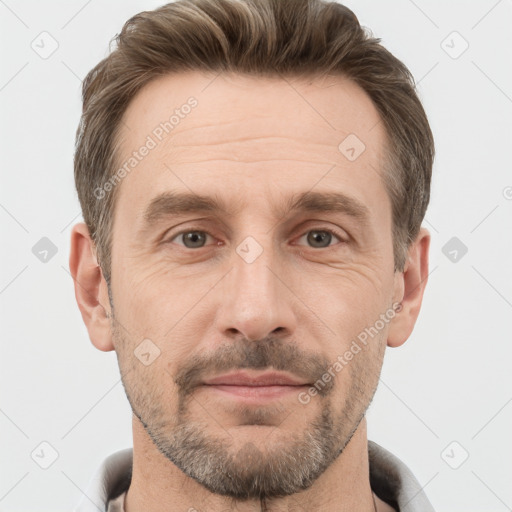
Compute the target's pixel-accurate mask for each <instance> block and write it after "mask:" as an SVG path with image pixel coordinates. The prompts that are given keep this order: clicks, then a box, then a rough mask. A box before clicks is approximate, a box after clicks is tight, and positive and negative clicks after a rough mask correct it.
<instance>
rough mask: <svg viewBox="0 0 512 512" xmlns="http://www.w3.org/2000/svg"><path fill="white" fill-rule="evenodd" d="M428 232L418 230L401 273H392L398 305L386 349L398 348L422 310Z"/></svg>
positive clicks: (425, 281)
mask: <svg viewBox="0 0 512 512" xmlns="http://www.w3.org/2000/svg"><path fill="white" fill-rule="evenodd" d="M429 247H430V233H429V232H428V231H427V230H426V229H425V228H421V229H420V232H419V233H418V236H417V237H416V240H415V241H414V242H413V243H412V244H411V246H410V247H409V250H408V251H407V261H406V263H405V267H404V270H403V271H402V272H396V273H395V299H394V302H395V303H401V307H399V308H398V309H397V310H396V315H395V317H394V318H393V320H392V321H391V322H390V327H389V331H388V346H389V347H399V346H400V345H402V344H403V343H405V341H406V340H407V338H409V336H410V335H411V333H412V330H413V328H414V324H415V323H416V319H417V318H418V314H419V312H420V308H421V301H422V300H423V292H424V291H425V286H426V285H427V279H428V251H429Z"/></svg>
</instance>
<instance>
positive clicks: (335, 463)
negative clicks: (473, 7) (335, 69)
mask: <svg viewBox="0 0 512 512" xmlns="http://www.w3.org/2000/svg"><path fill="white" fill-rule="evenodd" d="M212 80H213V81H212ZM190 96H194V97H195V98H196V99H197V101H198V105H197V107H196V108H194V109H193V110H192V112H191V113H190V114H189V115H187V116H186V117H185V118H184V119H181V120H180V122H179V124H178V125H177V126H176V127H175V128H174V129H173V131H172V136H167V137H166V138H164V139H163V141H162V142H160V143H159V144H158V145H157V146H156V147H155V148H154V149H152V150H151V151H150V152H149V153H148V155H147V156H146V157H144V159H143V160H142V161H140V162H139V163H138V164H137V166H136V168H135V169H134V170H133V171H131V172H130V173H129V174H128V175H127V176H126V177H125V178H124V179H123V180H122V182H121V183H120V184H119V185H117V186H118V187H120V189H119V190H118V198H117V204H116V208H115V212H114V229H113V244H112V281H111V296H112V304H110V303H109V297H108V289H107V284H106V282H105V279H104V278H103V274H102V271H101V269H100V267H99V266H98V262H97V258H96V251H95V247H94V244H93V243H92V241H91V238H90V235H89V232H88V230H87V227H86V226H85V225H84V224H83V223H80V224H77V225H76V226H75V227H74V228H73V233H72V240H71V256H70V269H71V273H72V275H73V278H74V280H75V292H76V299H77V302H78V305H79V308H80V311H81V313H82V317H83V320H84V322H85V324H86V326H87V329H88V332H89V336H90V339H91V341H92V343H93V344H94V346H95V347H96V348H98V349H99V350H102V351H111V350H116V353H117V356H118V360H119V366H120V371H121V375H122V378H123V385H124V386H125V390H126V392H127V395H128V398H129V400H130V404H131V405H132V408H133V409H134V415H133V446H134V464H133V477H132V483H131V486H130V488H129V491H128V494H127V498H126V503H125V508H126V511H127V512H140V511H142V510H145V511H151V512H157V511H163V510H180V511H181V510H183V511H189V510H198V511H199V510H200V511H228V510H229V511H235V510H237V511H244V512H245V511H257V510H269V511H279V512H280V511H292V510H293V511H297V510H299V511H300V510H304V511H306V510H307V511H315V510H318V511H320V510H321V511H325V512H329V511H333V512H334V511H336V512H340V511H352V512H358V511H372V510H374V505H373V500H372V492H371V488H370V483H369V479H368V453H367V435H366V420H365V418H364V414H365V412H366V409H367V407H368V405H369V403H370V401H371V399H372V397H373V395H374V392H375V389H376V386H377V383H378V379H379V375H380V371H381V367H382V360H383V355H384V352H385V348H386V346H390V347H397V346H399V345H401V344H402V343H404V342H405V341H406V340H407V338H408V337H409V335H410V334H411V331H412V329H413V327H414V324H415V321H416V318H417V316H418V313H419V310H420V306H421V301H422V297H423V292H424V289H425V285H426V282H427V275H428V249H429V243H430V235H429V233H428V232H427V231H426V230H425V229H423V228H422V229H421V231H420V233H419V235H418V237H417V239H416V240H415V242H414V243H413V244H412V245H411V246H410V248H409V252H408V256H407V262H406V266H405V268H404V270H403V272H394V270H393V269H394V265H393V245H392V220H391V204H390V200H389V197H388V195H387V193H386V190H385V187H384V183H383V181H382V174H381V173H382V172H383V170H382V160H383V158H382V154H383V149H384V147H385V144H386V143H387V139H386V133H385V131H384V128H383V125H382V123H379V122H378V121H379V115H378V112H377V111H376V109H375V107H374V106H373V104H372V102H371V100H370V99H369V98H368V96H367V95H366V94H365V93H364V91H363V90H362V89H361V88H360V87H358V86H357V85H356V84H354V83H353V82H351V81H349V80H347V79H345V78H343V77H332V76H331V77H328V78H325V77H324V78H319V77H318V78H310V79H307V80H306V79H304V78H302V79H293V80H292V79H290V78H287V79H286V80H284V79H281V78H261V77H260V78H256V77H247V76H240V75H220V76H218V77H216V78H215V79H214V75H205V74H202V73H199V72H187V73H181V74H179V75H175V76H172V75H168V76H165V77H162V78H159V79H158V80H155V81H153V82H151V83H150V84H148V85H147V86H145V87H144V88H143V89H142V90H141V91H140V92H139V94H138V95H137V96H136V97H135V98H134V100H133V101H132V102H131V103H130V105H129V107H128V109H127V111H126V112H125V115H124V117H123V121H124V123H125V124H124V125H123V128H122V130H121V132H120V138H119V141H120V146H119V152H118V156H119V161H120V163H121V162H123V161H125V160H126V158H127V157H129V155H130V154H131V153H132V152H133V151H134V150H136V149H137V148H139V147H140V146H141V145H142V144H143V143H144V141H145V140H146V137H147V136H148V134H151V133H152V131H153V130H154V128H155V127H156V126H158V125H159V123H161V122H162V121H163V120H165V119H168V118H169V116H170V115H171V114H172V111H173V110H174V109H175V108H179V106H180V105H183V104H184V103H186V101H187V98H189V97H190ZM349 134H356V135H357V137H358V138H359V139H360V140H361V141H363V142H364V144H365V146H366V149H365V151H364V152H363V153H362V154H361V155H360V156H359V157H358V158H357V159H356V160H355V161H349V160H348V159H347V158H346V157H345V156H344V155H343V154H342V153H341V152H340V150H339V149H338V145H339V144H340V142H342V141H343V140H344V139H345V137H347V135H349ZM310 190H311V191H316V192H326V191H330V192H332V191H337V192H342V193H343V194H345V195H348V196H350V197H351V198H354V199H356V200H357V201H358V202H360V203H362V204H363V205H364V206H366V208H367V211H368V218H367V223H366V225H364V226H363V225H362V224H361V223H360V222H358V221H357V220H356V219H354V218H352V217H351V216H350V215H347V214H346V213H332V212H324V213H307V212H305V213H304V212H303V213H300V212H299V213H297V212H295V213H288V214H287V213H286V212H283V211H279V208H282V206H283V205H284V204H285V201H286V199H287V198H288V197H289V196H291V195H292V194H295V193H300V192H307V191H310ZM164 191H178V192H190V191H192V192H194V193H197V194H201V195H208V196H212V197H213V196H215V197H217V198H222V199H224V200H225V202H226V205H228V207H229V209H233V211H232V212H225V213H221V214H214V215H212V214H211V213H189V214H187V215H185V216H179V217H176V216H173V215H168V216H166V217H165V218H161V219H160V220H158V221H156V222H153V223H152V224H151V225H150V226H149V228H145V227H144V226H145V225H144V219H143V212H144V210H145V208H146V207H147V205H148V204H149V202H150V201H151V200H152V199H153V198H154V197H156V196H157V195H158V194H160V193H162V192H164ZM276 210H277V211H276ZM325 229H333V230H335V231H336V233H337V234H336V236H333V237H332V238H329V237H328V238H327V243H326V246H324V247H320V246H319V244H317V245H316V246H315V245H314V244H312V242H313V243H314V242H315V239H313V240H312V239H311V236H309V237H308V234H309V235H311V231H314V232H316V231H321V232H322V233H324V232H323V231H322V230H325ZM185 230H188V231H194V232H197V231H202V230H204V231H206V232H207V233H209V235H208V236H206V235H205V237H206V238H205V242H204V245H203V246H202V247H197V248H196V247H194V248H187V247H186V245H185V243H186V242H185V241H184V239H183V237H182V236H177V235H178V233H179V232H183V231H185ZM204 231H202V232H203V233H204ZM338 235H339V238H338ZM248 236H251V237H253V238H254V239H255V240H256V241H257V242H258V244H259V245H260V246H261V248H262V251H263V252H262V253H261V254H260V255H259V256H258V257H257V258H256V259H255V261H253V262H252V263H247V262H246V261H245V260H244V259H243V258H242V257H240V255H239V254H238V253H237V251H236V249H237V247H238V246H239V245H240V244H241V242H242V241H243V240H244V239H245V238H246V237H248ZM394 303H401V304H402V305H401V308H400V310H399V312H396V314H395V315H394V316H393V318H392V319H391V320H390V321H389V322H387V323H386V324H385V326H384V328H382V329H380V330H379V333H378V335H376V336H374V337H373V338H372V339H371V341H369V342H368V344H367V345H366V346H363V345H361V348H362V350H361V351H360V352H359V353H357V354H356V355H354V357H353V359H352V360H351V361H349V362H348V363H347V364H346V366H344V367H343V369H342V370H341V371H338V372H335V377H334V378H333V379H332V381H331V389H330V392H329V393H327V394H325V395H323V396H322V395H320V394H317V395H315V396H311V397H310V398H311V399H310V401H309V402H308V403H307V404H303V403H301V402H300V400H298V393H288V394H286V395H284V396H280V397H279V398H278V399H275V400H272V401H268V402H265V403H264V404H262V405H261V404H260V405H259V406H256V405H251V404H247V403H245V402H244V403H242V402H240V401H238V399H235V398H233V397H232V396H226V395H222V394H220V393H219V392H217V391H215V390H212V389H211V388H208V387H206V386H197V387H195V388H193V389H192V391H191V392H190V394H189V395H188V398H187V400H186V401H185V402H184V407H185V411H186V417H185V419H186V421H188V422H193V421H195V422H197V421H200V422H201V423H202V426H201V432H202V433H203V435H204V436H205V439H207V440H209V441H211V446H213V443H214V441H216V442H217V441H218V442H224V443H227V444H226V447H227V448H226V449H227V454H226V453H225V454H224V455H230V456H232V457H235V459H234V460H237V459H236V456H237V454H238V455H240V456H241V459H242V461H239V468H240V471H241V472H243V471H245V470H246V469H247V468H249V470H250V469H251V468H252V469H255V470H256V469H257V468H258V467H260V466H259V465H261V464H264V462H265V461H266V460H269V457H272V454H276V453H281V452H282V453H284V452H285V451H286V450H287V449H288V450H291V449H292V448H293V443H294V442H296V441H297V440H302V439H303V435H304V432H305V431H307V430H308V429H309V428H310V427H311V425H312V423H313V422H314V421H315V420H318V418H320V417H321V414H322V411H326V410H328V411H329V412H330V414H331V417H332V421H333V423H332V428H333V431H335V432H336V436H335V439H336V440H337V441H336V446H333V447H332V448H333V449H332V450H331V452H333V453H334V452H336V453H335V455H337V456H335V457H334V460H331V461H329V464H328V467H327V468H325V470H324V471H322V472H321V474H320V475H317V477H316V478H315V479H314V481H313V482H312V483H311V485H309V487H308V488H307V489H304V490H300V491H299V492H296V493H292V494H290V495H288V496H282V497H275V498H267V499H265V498H263V497H262V498H261V499H258V498H255V497H252V498H249V499H234V498H232V497H229V496H223V495H220V494H217V493H215V492H211V491H210V490H209V489H208V488H206V487H205V486H204V485H202V484H201V483H200V482H198V481H197V480H196V479H194V478H192V477H190V476H188V475H187V474H185V473H184V472H183V471H182V470H181V469H180V468H179V467H177V465H176V464H174V463H173V462H172V461H171V460H170V459H169V458H168V457H166V456H165V455H164V454H163V453H162V448H163V447H166V446H169V443H170V440H171V434H172V433H173V432H175V431H176V428H177V425H178V419H177V418H179V405H180V388H179V386H178V385H177V384H176V382H175V380H176V377H177V376H178V375H180V371H183V369H184V368H186V367H187V365H191V364H193V363H194V361H195V359H194V357H196V356H199V357H200V356H203V357H207V358H208V359H207V362H208V363H212V362H213V361H222V358H221V357H220V356H219V354H220V350H221V348H223V349H224V350H227V351H228V352H227V353H228V354H235V353H236V354H239V352H235V348H236V347H240V346H244V347H247V350H249V351H251V350H252V349H253V348H254V349H255V348H256V347H263V346H265V343H270V342H271V341H273V342H274V345H270V344H269V345H267V346H277V349H276V352H275V354H276V355H279V354H284V353H285V352H284V349H283V347H287V346H288V347H293V348H294V349H295V350H296V351H297V353H299V354H300V355H301V357H303V360H304V361H305V362H311V361H313V360H317V359H318V360H319V361H324V362H327V363H329V364H331V365H332V364H333V363H334V362H335V361H336V360H337V358H338V356H339V355H340V354H344V353H345V352H346V351H347V350H348V349H349V348H350V345H351V342H352V341H353V340H354V339H357V336H358V334H360V333H361V332H362V331H364V329H365V328H368V327H370V326H373V325H374V324H375V322H376V320H377V319H379V315H381V314H383V313H385V312H389V311H390V308H392V307H393V306H392V305H393V304H394ZM112 305H113V306H114V310H112V307H111V306H112ZM144 339H149V340H151V343H153V344H154V346H156V347H158V349H159V350H160V355H159V357H157V358H156V359H155V360H154V361H153V362H152V363H151V364H150V365H148V366H145V365H144V364H141V362H140V361H139V360H138V359H137V358H136V357H135V356H134V350H135V349H136V348H137V346H138V345H139V344H140V343H141V341H142V340H144ZM276 344H277V345H276ZM251 353H252V352H251ZM240 361H241V360H240ZM284 361H285V362H286V361H287V359H284ZM290 361H291V360H290ZM213 369H214V366H212V365H211V364H207V365H206V366H205V370H204V371H203V373H202V374H201V376H202V377H204V378H206V377H211V376H214V375H216V373H215V372H213ZM247 371H248V372H249V373H250V374H251V375H257V374H258V373H261V370H257V369H249V370H247ZM220 373H226V372H220ZM289 375H294V373H293V372H289ZM310 376H311V378H312V377H313V373H311V375H310ZM306 389H307V388H306ZM182 405H183V404H182ZM141 417H142V418H143V419H144V421H145V423H146V427H147V428H145V427H144V425H143V424H142V422H141V421H140V418H141ZM182 419H183V418H182ZM257 419H259V421H256V420H257ZM148 430H149V431H150V432H152V433H153V434H157V437H158V442H156V443H155V442H154V439H153V438H152V436H151V435H150V434H149V433H148ZM159 447H160V449H159ZM340 451H341V453H339V452H340ZM338 453H339V455H338ZM251 454H252V456H253V458H249V457H248V455H251ZM251 460H252V461H253V462H252V464H253V466H251ZM378 503H379V510H386V509H385V508H383V507H382V505H383V504H382V502H380V500H378Z"/></svg>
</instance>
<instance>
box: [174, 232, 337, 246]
mask: <svg viewBox="0 0 512 512" xmlns="http://www.w3.org/2000/svg"><path fill="white" fill-rule="evenodd" d="M311 231H320V232H325V233H330V234H331V235H334V236H335V237H336V238H337V239H338V240H339V241H340V242H339V243H344V242H346V240H344V237H343V236H342V235H341V234H340V233H338V232H337V231H336V230H334V229H332V228H311V229H308V230H307V231H305V232H304V233H303V234H302V235H301V236H300V237H299V239H300V238H302V237H303V236H304V235H307V234H308V233H310V232H311ZM193 232H199V233H204V234H206V235H208V236H210V237H211V238H215V237H214V236H213V235H212V234H211V233H210V232H209V231H206V230H204V229H200V228H188V229H185V230H183V231H180V232H179V233H176V234H175V235H173V237H172V238H170V239H168V240H167V241H166V242H165V243H173V242H172V241H173V240H175V239H176V238H178V237H179V236H180V235H184V234H185V233H193ZM178 245H181V244H178ZM335 245H337V244H334V245H332V246H331V245H329V246H327V247H319V248H316V249H317V250H319V249H330V248H332V247H334V246H335ZM182 247H183V248H184V249H190V250H191V251H193V250H194V249H191V248H189V247H185V246H184V245H182ZM205 247H206V246H205ZM205 247H199V248H197V249H195V250H199V249H204V248H205ZM311 249H315V248H314V247H311Z"/></svg>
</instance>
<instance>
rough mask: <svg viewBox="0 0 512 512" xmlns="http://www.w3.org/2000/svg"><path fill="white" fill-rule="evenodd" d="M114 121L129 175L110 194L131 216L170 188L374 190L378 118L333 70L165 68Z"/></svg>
mask: <svg viewBox="0 0 512 512" xmlns="http://www.w3.org/2000/svg"><path fill="white" fill-rule="evenodd" d="M122 121H123V122H122V124H121V126H120V131H119V136H118V151H117V160H118V167H119V168H121V167H123V166H124V168H125V170H126V171H128V172H126V173H124V175H126V177H124V178H123V179H122V182H121V183H120V187H121V190H120V191H119V196H118V197H119V199H118V201H122V202H124V203H127V204H129V205H130V206H131V209H132V210H133V209H135V210H137V211H138V212H139V213H142V212H143V206H144V205H147V204H148V202H149V201H150V200H151V199H152V198H155V197H156V196H157V195H159V194H161V193H162V192H165V191H168V190H178V189H179V190H181V191H187V192H193V193H198V194H201V195H207V194H208V193H213V194H216V195H218V194H222V193H226V194H228V193H229V192H237V191H238V192H240V193H241V194H242V195H243V196H244V198H245V199H246V200H247V201H250V200H251V197H257V196H258V194H257V192H258V191H259V192H262V193H263V192H264V190H265V188H266V190H267V191H268V192H269V197H270V196H273V197H274V199H275V198H283V194H282V192H283V190H289V191H290V195H292V194H297V193H300V192H305V191H306V190H309V189H311V188H313V187H315V186H319V187H320V188H322V189H323V190H331V189H336V188H341V189H347V190H348V191H349V192H350V191H352V193H353V194H352V195H356V196H357V195H359V196H360V198H361V199H363V202H364V196H367V197H366V200H367V201H366V202H368V201H371V196H372V194H373V195H380V196H382V190H383V184H382V180H381V179H380V178H381V173H382V161H383V150H384V147H385V144H386V134H385V131H384V128H383V125H382V123H381V122H380V117H379V114H378V112H377V110H376V108H375V107H374V105H373V103H372V101H371V99H370V98H369V97H368V96H367V94H366V93H365V92H364V91H363V90H362V89H361V88H360V87H359V86H358V85H357V84H355V83H354V82H352V81H351V80H349V79H347V78H344V77H341V76H328V77H310V78H304V77H302V78H301V79H294V78H291V77H256V76H247V75H237V74H219V75H215V74H204V73H200V72H186V73H179V74H169V75H166V76H163V77H160V78H158V79H155V80H153V81H152V82H150V83H149V84H148V85H146V86H145V87H144V88H143V89H142V90H141V91H139V93H138V94H137V95H136V97H135V98H134V99H133V100H132V102H131V103H130V105H129V106H128V108H127V110H126V112H125V114H124V116H123V120H122ZM332 169H334V172H330V170H332ZM320 181H321V183H320ZM269 185H272V187H273V189H276V190H277V191H278V193H277V194H273V193H272V191H270V190H269V188H268V187H269ZM358 187H359V189H360V190H357V188H358ZM251 192H254V194H251ZM274 192H275V190H274ZM286 197H288V196H286ZM285 199H286V198H285Z"/></svg>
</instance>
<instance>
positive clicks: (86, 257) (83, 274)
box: [69, 222, 114, 352]
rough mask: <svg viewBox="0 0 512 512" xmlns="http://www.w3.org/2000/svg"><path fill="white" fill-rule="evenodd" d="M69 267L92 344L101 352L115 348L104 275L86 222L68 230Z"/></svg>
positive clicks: (77, 300)
mask: <svg viewBox="0 0 512 512" xmlns="http://www.w3.org/2000/svg"><path fill="white" fill-rule="evenodd" d="M69 269H70V271H71V275H72V276H73V282H74V284H75V297H76V302H77V304H78V307H79V308H80V312H81V313H82V319H83V321H84V323H85V326H86V327H87V331H88V332H89V338H90V339H91V341H92V343H93V345H94V346H95V347H96V348H97V349H98V350H102V351H104V352H109V351H111V350H114V345H113V343H112V333H111V329H110V320H109V316H107V314H108V315H110V314H111V311H110V303H109V300H108V288H107V282H106V281H105V278H104V277H103V273H102V271H101V268H100V266H99V265H98V260H97V258H96V248H95V246H94V242H93V241H92V239H91V237H90V235H89V230H88V229H87V226H86V224H84V223H83V222H82V223H79V224H76V225H75V226H73V230H72V231H71V253H70V256H69Z"/></svg>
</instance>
